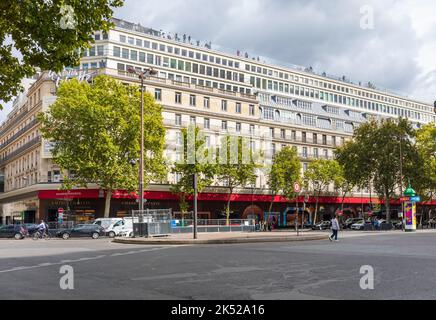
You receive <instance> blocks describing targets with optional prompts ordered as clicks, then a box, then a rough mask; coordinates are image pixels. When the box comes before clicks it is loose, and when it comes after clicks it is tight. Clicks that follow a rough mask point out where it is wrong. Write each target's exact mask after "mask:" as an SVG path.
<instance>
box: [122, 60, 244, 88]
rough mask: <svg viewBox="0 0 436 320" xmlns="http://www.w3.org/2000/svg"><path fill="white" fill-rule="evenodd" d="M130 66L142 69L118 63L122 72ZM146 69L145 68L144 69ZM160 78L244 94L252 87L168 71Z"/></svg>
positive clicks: (160, 75) (161, 73)
mask: <svg viewBox="0 0 436 320" xmlns="http://www.w3.org/2000/svg"><path fill="white" fill-rule="evenodd" d="M129 68H135V69H137V70H141V68H139V67H133V66H132V65H125V64H123V63H118V64H117V69H118V70H119V71H122V72H126V70H127V69H129ZM144 70H145V69H144ZM159 77H160V78H166V79H169V80H173V81H177V82H185V83H190V84H193V85H198V86H201V87H209V88H216V89H220V90H226V91H233V92H240V93H244V94H251V89H250V88H246V87H239V86H234V85H233V86H232V85H230V84H226V83H222V82H215V81H210V80H204V79H198V78H194V77H187V76H182V75H179V74H174V73H167V72H162V71H161V72H159Z"/></svg>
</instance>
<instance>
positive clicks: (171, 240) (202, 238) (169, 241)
mask: <svg viewBox="0 0 436 320" xmlns="http://www.w3.org/2000/svg"><path fill="white" fill-rule="evenodd" d="M197 236H198V238H197V239H193V235H192V233H187V234H172V235H170V236H168V237H156V238H115V239H114V240H113V242H116V243H125V244H142V245H151V244H153V245H156V244H159V245H183V244H231V243H256V242H287V241H309V240H326V239H328V233H325V232H311V231H306V232H300V234H299V235H298V236H297V234H296V232H289V231H288V232H283V231H280V232H226V233H224V232H221V233H218V232H216V233H198V234H197Z"/></svg>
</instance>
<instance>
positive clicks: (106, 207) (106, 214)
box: [104, 191, 112, 218]
mask: <svg viewBox="0 0 436 320" xmlns="http://www.w3.org/2000/svg"><path fill="white" fill-rule="evenodd" d="M111 198H112V191H106V200H105V203H104V217H105V218H109V212H110V208H111Z"/></svg>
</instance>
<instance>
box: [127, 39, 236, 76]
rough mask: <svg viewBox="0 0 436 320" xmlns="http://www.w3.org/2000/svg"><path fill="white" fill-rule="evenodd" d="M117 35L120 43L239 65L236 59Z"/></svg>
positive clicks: (212, 61) (221, 63)
mask: <svg viewBox="0 0 436 320" xmlns="http://www.w3.org/2000/svg"><path fill="white" fill-rule="evenodd" d="M119 36H120V38H119V41H120V42H121V43H127V44H130V45H135V46H138V47H141V48H147V49H152V50H156V51H160V52H166V53H169V54H175V55H180V56H182V57H186V58H191V59H196V60H199V61H204V62H209V63H214V64H218V65H222V66H226V67H230V68H235V69H239V66H240V65H239V62H238V61H234V60H231V59H227V58H222V57H217V56H213V55H210V54H205V53H200V52H195V51H192V50H187V49H184V48H180V47H175V46H170V45H165V44H163V43H157V42H153V41H150V40H142V39H139V38H133V37H128V36H125V35H122V34H120V35H119Z"/></svg>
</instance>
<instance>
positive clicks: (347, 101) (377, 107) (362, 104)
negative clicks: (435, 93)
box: [256, 80, 426, 120]
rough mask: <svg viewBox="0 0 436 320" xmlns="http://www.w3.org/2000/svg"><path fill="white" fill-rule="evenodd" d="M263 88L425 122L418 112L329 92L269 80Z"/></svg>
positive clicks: (263, 97) (289, 101)
mask: <svg viewBox="0 0 436 320" xmlns="http://www.w3.org/2000/svg"><path fill="white" fill-rule="evenodd" d="M256 86H257V84H256ZM265 86H266V87H265V88H264V86H263V85H262V89H268V90H272V91H277V92H282V93H288V94H293V95H297V96H301V97H307V98H314V99H319V100H323V101H326V102H332V103H338V104H342V105H346V106H352V107H356V108H362V109H367V110H371V111H377V112H382V113H386V114H391V115H396V116H401V117H406V118H412V119H415V120H426V118H424V114H422V113H420V112H416V111H411V110H407V109H403V108H398V107H393V106H389V105H385V104H379V103H376V102H372V101H367V100H361V99H357V98H356V99H355V98H349V97H346V96H342V95H338V94H333V93H329V92H324V91H318V90H314V89H310V88H307V87H303V86H294V85H288V84H283V83H278V82H276V81H274V82H272V81H271V80H268V83H267V84H266V80H265ZM259 98H260V99H261V101H265V102H272V103H276V104H281V105H284V106H291V105H295V103H293V101H292V99H287V98H284V97H276V96H271V95H268V94H259ZM298 103H304V102H298ZM306 104H307V109H309V108H310V107H309V106H310V102H306ZM330 110H331V111H333V109H330ZM335 112H339V110H337V111H335ZM359 117H360V115H359Z"/></svg>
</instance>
